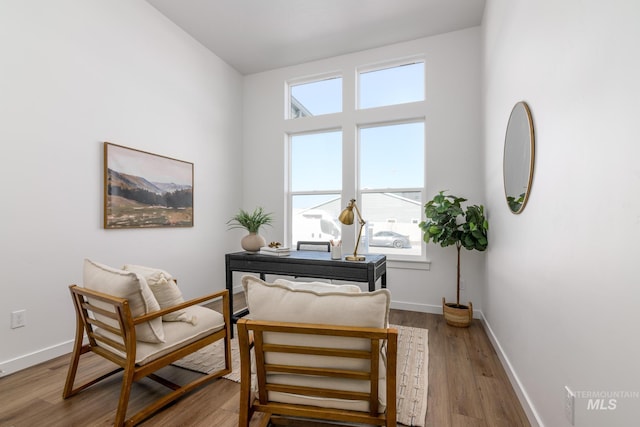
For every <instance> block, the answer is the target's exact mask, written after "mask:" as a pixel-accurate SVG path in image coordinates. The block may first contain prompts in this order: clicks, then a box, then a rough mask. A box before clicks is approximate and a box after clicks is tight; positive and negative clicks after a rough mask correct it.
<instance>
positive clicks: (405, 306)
mask: <svg viewBox="0 0 640 427" xmlns="http://www.w3.org/2000/svg"><path fill="white" fill-rule="evenodd" d="M391 308H394V309H396V310H407V311H417V312H419V313H431V314H442V305H434V304H416V303H414V302H404V301H391ZM481 316H482V312H481V311H479V310H475V309H474V310H473V318H474V319H482V317H481Z"/></svg>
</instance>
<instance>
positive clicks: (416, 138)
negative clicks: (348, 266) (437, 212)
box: [359, 121, 424, 256]
mask: <svg viewBox="0 0 640 427" xmlns="http://www.w3.org/2000/svg"><path fill="white" fill-rule="evenodd" d="M359 133H360V135H359V136H360V137H359V140H360V150H359V152H360V195H361V207H362V211H363V212H366V213H367V218H365V219H366V220H367V227H366V229H365V231H364V236H363V239H364V242H365V245H366V244H367V243H368V246H369V252H370V253H384V254H389V255H391V254H394V255H402V256H406V255H414V256H415V255H420V254H421V235H420V229H419V228H418V226H417V223H418V222H419V219H420V215H421V212H422V189H423V187H424V122H422V121H420V122H412V123H397V124H390V125H382V126H370V127H363V128H360V132H359Z"/></svg>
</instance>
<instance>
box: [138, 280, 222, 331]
mask: <svg viewBox="0 0 640 427" xmlns="http://www.w3.org/2000/svg"><path fill="white" fill-rule="evenodd" d="M218 298H222V307H223V309H224V311H225V312H226V311H228V308H227V307H229V290H227V289H225V290H222V291H218V292H214V293H212V294H209V295H205V296H202V297H198V298H194V299H191V300H189V301H185V302H182V303H180V304H178V305H174V306H172V307H167V308H164V309H162V310H157V311H153V312H150V313H147V314H144V315H142V316H139V317H136V318H134V319H133V324H134V325H138V324H140V323H144V322H148V321H149V320H152V319H155V318H157V317H161V316H164V315H165V314H169V313H173V312H174V311H178V310H182V309H185V308H187V307H191V306H193V305H199V304H202V303H203V302H206V301H211V300H215V299H218ZM223 315H224V316H225V319H226V320H228V319H227V318H228V314H226V313H223Z"/></svg>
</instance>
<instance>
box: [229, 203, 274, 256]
mask: <svg viewBox="0 0 640 427" xmlns="http://www.w3.org/2000/svg"><path fill="white" fill-rule="evenodd" d="M272 222H273V214H271V213H267V212H265V211H264V209H263V208H261V207H258V208H256V209H254V211H253V213H249V212H248V211H245V210H244V209H240V211H238V213H237V214H235V215H234V216H233V218H231V219H230V220H229V221H227V225H228V226H229V230H231V229H234V228H244V229H245V230H247V231H248V232H249V234H247V235H246V236H244V237H243V238H242V240H240V245H241V246H242V249H244V250H245V251H247V252H257V251H259V250H260V248H261V247H263V246H266V244H267V242H266V241H265V240H264V237H262V236H261V235H260V234H258V233H259V231H260V227H262V226H263V225H271V223H272Z"/></svg>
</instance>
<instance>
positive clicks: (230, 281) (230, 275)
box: [225, 257, 234, 338]
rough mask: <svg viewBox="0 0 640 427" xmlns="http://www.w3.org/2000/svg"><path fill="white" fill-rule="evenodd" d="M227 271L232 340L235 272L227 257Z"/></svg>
mask: <svg viewBox="0 0 640 427" xmlns="http://www.w3.org/2000/svg"><path fill="white" fill-rule="evenodd" d="M225 271H226V279H227V290H228V291H229V313H230V314H229V316H230V320H231V338H233V323H234V316H233V272H232V271H231V266H230V265H229V258H228V257H225Z"/></svg>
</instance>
